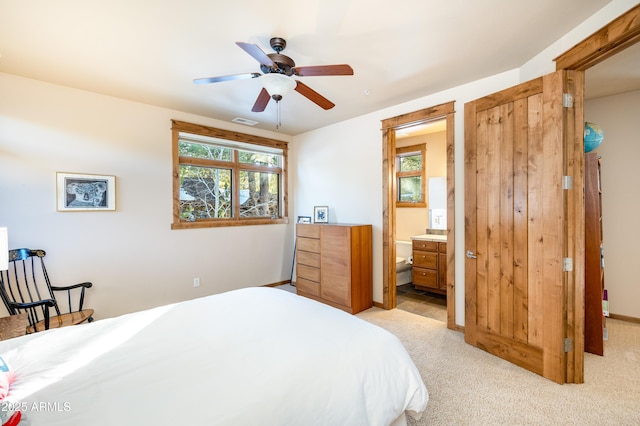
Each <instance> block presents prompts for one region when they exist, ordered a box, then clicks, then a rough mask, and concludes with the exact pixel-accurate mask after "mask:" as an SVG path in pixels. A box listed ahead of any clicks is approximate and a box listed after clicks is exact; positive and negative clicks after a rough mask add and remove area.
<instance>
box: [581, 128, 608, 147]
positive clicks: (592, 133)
mask: <svg viewBox="0 0 640 426" xmlns="http://www.w3.org/2000/svg"><path fill="white" fill-rule="evenodd" d="M603 138H604V131H603V130H602V127H600V126H598V125H597V124H594V123H584V152H591V151H593V150H594V149H596V148H597V147H599V146H600V144H601V143H602V139H603Z"/></svg>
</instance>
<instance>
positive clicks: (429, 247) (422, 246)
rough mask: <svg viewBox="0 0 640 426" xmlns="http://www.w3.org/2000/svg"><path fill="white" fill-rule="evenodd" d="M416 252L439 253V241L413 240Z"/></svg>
mask: <svg viewBox="0 0 640 426" xmlns="http://www.w3.org/2000/svg"><path fill="white" fill-rule="evenodd" d="M413 249H414V250H426V251H438V242H437V241H425V240H413Z"/></svg>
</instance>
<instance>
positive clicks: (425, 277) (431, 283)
mask: <svg viewBox="0 0 640 426" xmlns="http://www.w3.org/2000/svg"><path fill="white" fill-rule="evenodd" d="M411 276H412V281H413V284H414V285H420V286H425V287H433V288H438V272H437V271H435V270H432V269H424V268H416V267H415V266H414V267H413V269H412V273H411Z"/></svg>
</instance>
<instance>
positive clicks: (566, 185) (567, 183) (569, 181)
mask: <svg viewBox="0 0 640 426" xmlns="http://www.w3.org/2000/svg"><path fill="white" fill-rule="evenodd" d="M562 189H573V176H562Z"/></svg>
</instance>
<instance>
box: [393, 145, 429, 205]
mask: <svg viewBox="0 0 640 426" xmlns="http://www.w3.org/2000/svg"><path fill="white" fill-rule="evenodd" d="M425 154H426V149H425V145H424V144H422V145H413V146H407V147H402V148H397V149H396V182H397V188H398V191H397V193H398V195H397V198H396V207H426V206H427V204H426V200H425V166H424V164H425V161H424V160H425Z"/></svg>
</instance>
